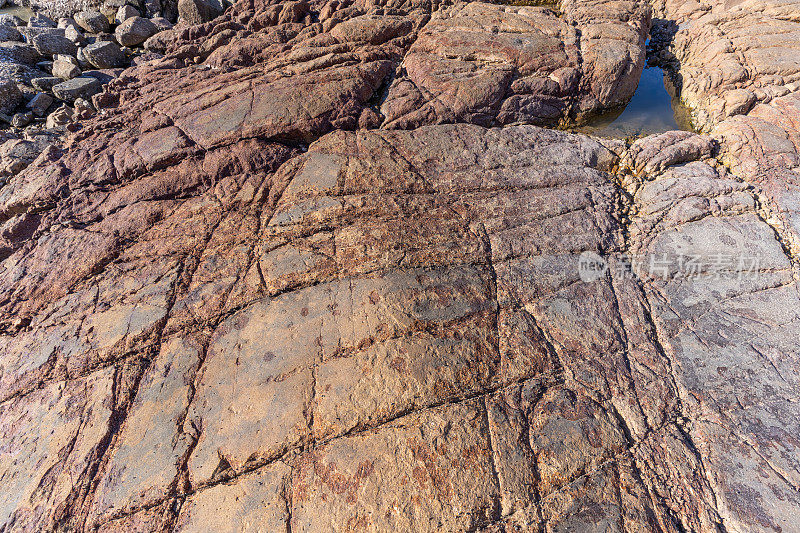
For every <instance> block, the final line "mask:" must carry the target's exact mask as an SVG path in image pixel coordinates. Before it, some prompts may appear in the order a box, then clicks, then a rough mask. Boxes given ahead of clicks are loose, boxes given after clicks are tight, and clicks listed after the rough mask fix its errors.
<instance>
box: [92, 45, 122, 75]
mask: <svg viewBox="0 0 800 533" xmlns="http://www.w3.org/2000/svg"><path fill="white" fill-rule="evenodd" d="M83 55H84V57H85V58H86V61H88V62H89V63H90V64H91V65H92V66H93V67H95V68H99V69H104V68H115V67H121V66H123V65H124V64H125V60H126V57H125V54H124V53H123V52H122V49H120V47H119V46H118V45H117V44H115V43H110V42H97V43H94V44H90V45H89V46H87V47H85V48H83Z"/></svg>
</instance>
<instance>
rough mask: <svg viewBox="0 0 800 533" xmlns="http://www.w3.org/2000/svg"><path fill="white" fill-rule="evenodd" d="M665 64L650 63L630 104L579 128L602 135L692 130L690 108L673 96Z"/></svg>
mask: <svg viewBox="0 0 800 533" xmlns="http://www.w3.org/2000/svg"><path fill="white" fill-rule="evenodd" d="M668 87H669V89H672V85H671V81H670V79H669V77H668V76H666V75H665V74H664V71H663V70H661V68H659V67H656V66H646V67H645V69H644V70H643V71H642V77H641V78H640V79H639V86H638V87H637V88H636V92H635V93H634V94H633V97H632V98H631V101H630V102H628V105H626V106H624V107H620V108H619V109H614V110H612V111H608V112H606V113H603V114H601V115H599V116H597V117H595V118H593V119H592V120H591V121H590V122H589V123H588V124H586V125H584V126H582V127H580V128H576V129H577V131H581V132H584V133H589V134H591V135H597V136H599V137H614V138H619V139H622V138H635V137H642V136H645V135H650V134H653V133H663V132H665V131H671V130H691V129H692V127H691V119H690V114H689V111H688V110H687V109H686V108H685V107H684V106H683V104H681V103H680V100H679V99H678V98H676V97H674V96H673V94H675V91H674V89H672V90H668Z"/></svg>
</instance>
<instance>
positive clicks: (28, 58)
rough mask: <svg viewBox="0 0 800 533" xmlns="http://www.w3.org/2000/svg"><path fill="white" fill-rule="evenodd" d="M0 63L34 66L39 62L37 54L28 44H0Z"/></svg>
mask: <svg viewBox="0 0 800 533" xmlns="http://www.w3.org/2000/svg"><path fill="white" fill-rule="evenodd" d="M0 61H7V62H10V63H20V64H23V65H35V64H36V62H37V61H39V52H38V51H37V50H36V48H34V47H33V46H31V45H29V44H23V43H17V42H5V43H0Z"/></svg>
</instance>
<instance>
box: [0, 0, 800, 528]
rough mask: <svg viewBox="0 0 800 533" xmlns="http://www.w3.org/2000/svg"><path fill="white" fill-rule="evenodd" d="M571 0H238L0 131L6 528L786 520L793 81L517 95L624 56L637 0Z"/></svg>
mask: <svg viewBox="0 0 800 533" xmlns="http://www.w3.org/2000/svg"><path fill="white" fill-rule="evenodd" d="M759 1H760V0H759ZM678 4H680V6H678ZM755 6H758V9H760V10H761V11H764V12H765V15H764V16H770V17H773V20H772V23H774V24H778V22H776V21H783V22H791V21H792V20H794V19H795V18H796V17H795V15H794V11H793V10H794V9H795V7H794V4H792V3H791V2H790V3H780V4H778V3H777V2H776V3H775V4H774V5H772V6H771V7H770V6H764V5H763V3H759V4H755V3H754V4H752V5H751V4H748V3H747V2H745V3H743V4H742V3H740V4H738V5H737V6H730V3H728V5H722V4H719V5H717V4H713V5H711V4H709V5H705V4H704V5H700V4H697V3H689V4H687V3H685V2H675V6H672V4H670V5H669V6H668V5H665V4H660V3H656V5H655V7H656V10H657V13H658V17H664V16H666V14H667V12H668V11H670V10H672V9H676V10H677V9H678V8H679V9H680V10H681V11H680V12H681V13H685V14H686V20H687V21H691V24H689V25H687V26H684V27H683V28H681V30H678V31H683V30H687V31H688V30H690V29H691V28H694V27H695V26H694V25H695V24H697V25H703V26H705V25H706V21H708V19H703V17H709V18H712V17H717V16H719V15H720V11H721V12H722V14H724V15H725V16H726V17H728V16H730V17H731V18H735V17H733V15H729V14H726V13H727V12H728V11H729V10H737V11H736V12H737V13H740V14H742V16H744V17H751V16H753V15H752V11H754V10H756V7H755ZM117 7H118V6H117ZM559 9H560V13H559V15H558V16H557V15H555V14H554V13H553V11H552V9H551V8H543V7H535V6H511V5H489V4H482V3H477V2H473V3H467V4H465V3H460V2H456V3H454V4H449V3H448V4H445V3H442V4H439V3H427V2H396V3H391V4H390V5H380V6H375V5H373V3H369V4H367V3H355V4H347V3H342V4H339V3H337V2H331V3H329V4H326V5H325V6H320V5H317V4H306V3H304V2H296V3H279V4H274V3H270V2H260V1H256V2H255V3H248V2H239V3H237V4H236V5H235V6H233V7H231V8H230V10H229V11H228V12H227V13H225V14H223V15H221V18H220V19H218V20H217V22H214V23H212V24H202V25H199V26H193V27H191V28H186V27H183V28H182V27H180V26H178V27H177V28H176V29H173V30H170V31H168V32H164V35H165V37H164V38H163V40H162V42H161V45H160V46H162V49H163V51H164V52H166V54H165V55H164V57H163V58H160V59H154V60H152V61H150V62H147V63H144V64H142V65H139V66H136V67H133V68H130V69H128V70H126V71H124V72H123V73H122V74H121V75H119V78H118V81H116V82H114V83H113V84H112V85H111V86H110V87H107V88H106V89H105V92H102V93H100V94H98V95H95V96H96V97H95V98H94V99H93V101H94V102H96V103H97V104H103V105H97V107H98V108H100V107H102V108H103V111H104V112H103V113H98V114H97V116H95V117H93V118H84V117H83V114H84V113H86V114H87V115H88V114H89V113H91V112H92V110H91V109H90V108H89V107H88V106H87V105H86V104H85V103H84V102H83V101H81V100H80V99H76V100H75V108H76V112H75V115H74V116H76V117H77V118H79V119H80V121H81V124H80V125H79V126H78V125H77V124H70V122H71V120H72V117H73V111H72V110H70V109H69V108H68V107H66V106H64V107H62V108H61V109H60V110H59V111H58V112H57V113H54V114H51V115H50V116H49V117H48V125H49V126H53V127H56V126H57V125H58V124H61V127H62V128H65V127H66V126H69V127H70V128H72V129H73V130H75V132H74V133H73V134H72V135H71V136H70V137H69V138H68V139H67V140H66V146H65V149H64V150H63V151H62V150H60V149H57V148H55V147H48V148H45V149H43V150H42V151H41V153H40V155H38V158H37V159H36V160H34V161H32V162H30V163H28V164H26V163H25V162H24V161H23V162H19V161H22V160H21V159H14V157H12V156H13V155H14V154H17V153H21V152H22V151H23V150H26V151H31V152H33V151H34V150H33V147H31V146H29V145H28V144H24V143H19V142H18V140H17V141H13V142H10V144H8V143H7V144H8V146H7V147H6V144H4V145H3V146H2V147H0V155H2V154H3V153H7V154H8V166H7V167H6V168H5V169H3V168H0V170H2V171H3V172H4V173H5V174H4V177H3V179H4V184H3V186H2V187H0V265H2V267H1V268H0V365H1V366H2V372H1V373H0V434H2V442H5V443H8V445H7V446H5V447H0V477H1V478H2V479H3V480H4V490H3V491H0V503H2V505H0V529H4V530H45V531H48V530H55V529H63V530H76V531H106V532H112V531H117V532H122V531H160V530H167V531H192V530H195V531H196V530H209V529H211V530H215V529H227V528H232V529H237V530H238V529H246V528H248V527H249V528H253V529H263V530H268V531H272V530H279V531H284V530H289V529H291V530H292V531H301V530H302V531H330V530H362V529H363V530H372V531H393V530H398V531H629V532H634V531H636V532H643V531H648V532H649V531H669V532H677V531H702V532H705V531H717V530H720V529H722V528H724V529H725V530H730V531H764V530H772V531H791V530H792V528H793V527H794V522H795V521H796V516H797V514H798V509H800V498H799V497H798V492H797V487H798V486H800V459H799V458H800V449H799V448H798V446H797V442H796V440H797V439H796V438H795V435H797V434H798V432H800V427H798V423H797V420H798V419H800V413H798V409H797V406H796V401H795V400H796V396H797V394H796V391H797V387H798V384H800V372H798V368H799V367H798V365H797V353H798V338H797V330H798V324H800V314H799V313H800V311H799V310H800V302H799V301H798V300H799V299H800V295H799V293H798V290H797V279H798V278H797V259H796V255H793V252H792V251H791V247H790V246H789V245H788V244H787V243H790V242H791V241H790V239H787V238H786V235H787V231H786V229H785V228H786V227H785V226H782V225H781V223H780V220H783V219H785V220H789V221H790V220H792V219H791V218H790V216H791V214H792V211H791V206H792V205H793V204H792V203H791V201H792V200H791V196H789V195H790V194H791V193H792V191H791V190H788V191H787V189H791V187H793V183H794V182H793V181H792V180H793V179H794V177H793V174H792V172H793V169H794V168H796V166H797V164H798V163H797V162H798V159H797V157H798V156H797V154H798V152H797V149H796V146H798V144H797V142H796V137H797V134H796V132H797V127H796V124H797V119H796V117H797V116H798V115H797V114H796V113H797V110H798V109H800V105H798V99H797V96H796V95H794V94H791V93H785V94H783V95H782V96H778V95H779V94H782V91H781V90H778V89H775V88H771V89H769V87H770V86H774V87H778V86H780V87H784V86H786V85H787V84H788V83H791V82H790V81H789V80H788V79H787V80H777V79H771V80H770V82H769V83H766V74H764V77H763V78H761V81H763V82H764V83H762V84H761V85H760V86H756V84H746V83H744V84H743V86H742V87H739V88H741V89H744V90H746V91H749V92H751V93H752V94H753V95H754V96H756V99H757V101H756V102H755V103H754V105H753V106H752V109H750V110H749V111H747V115H746V116H743V115H738V116H734V117H730V118H728V119H727V120H725V121H723V122H721V123H720V124H719V125H718V126H717V127H716V134H715V137H714V138H713V139H712V138H710V137H706V136H702V135H697V134H694V133H689V132H668V133H665V134H661V135H656V136H651V137H647V138H644V139H641V140H638V141H636V142H634V143H632V144H631V145H628V144H626V143H625V142H622V141H616V140H609V139H593V138H590V137H587V136H585V135H580V134H572V133H567V132H564V131H556V130H552V129H550V130H548V129H543V128H540V127H537V126H535V125H530V124H513V125H511V124H509V123H510V122H550V121H556V122H558V121H562V123H563V124H567V125H569V124H572V123H573V122H572V121H573V119H580V118H582V117H583V116H584V115H585V114H586V113H589V112H590V111H592V110H600V109H604V108H606V107H607V106H610V105H615V102H618V101H619V100H620V99H624V95H625V93H627V92H628V91H630V90H631V88H632V85H633V83H632V80H634V79H635V78H636V70H637V69H638V68H639V66H640V64H639V61H640V55H641V53H642V51H643V38H644V36H645V35H646V34H647V29H646V27H647V25H648V24H649V10H648V7H647V6H646V5H644V4H641V3H636V2H624V3H623V2H606V1H603V2H599V3H586V2H574V3H572V2H562V3H561V4H560V6H559ZM770 10H776V11H775V12H772V11H770ZM706 11H709V12H710V13H706ZM770 13H772V14H770ZM682 16H683V15H682ZM759 16H760V15H759ZM780 17H782V18H780ZM701 19H703V20H701ZM662 20H663V19H662ZM714 20H717V19H714ZM320 21H321V22H320ZM728 22H730V21H729V20H727V19H726V20H725V21H724V22H723V23H724V24H727V23H728ZM751 22H752V20H751ZM739 23H742V22H741V21H740V22H737V24H739ZM781 24H782V23H781ZM713 25H714V24H710V23H709V24H708V26H707V27H706V28H705V29H704V30H703V31H708V32H710V33H709V35H712V34H713V32H712V30H711V26H713ZM762 30H763V33H754V34H753V35H754V36H753V39H754V43H755V44H757V45H758V46H754V47H753V48H747V49H746V50H744V49H743V50H740V52H742V56H740V55H739V54H738V53H737V54H734V56H735V58H736V59H737V60H739V57H744V56H745V55H746V54H745V53H744V52H748V54H749V53H750V52H751V51H752V50H756V49H761V48H764V47H762V46H761V45H760V44H759V39H760V37H759V36H760V35H763V34H769V35H774V32H772V31H771V28H769V27H765V28H761V29H760V30H759V31H762ZM692 31H694V30H692ZM713 35H716V34H713ZM786 39H787V43H788V42H789V41H791V35H787V36H786ZM720 40H722V38H720ZM706 42H708V43H713V42H717V39H715V40H714V41H712V40H711V39H707V41H706ZM772 42H773V44H774V41H772ZM787 46H789V47H791V46H790V44H787ZM766 48H769V47H766ZM779 48H780V47H779ZM705 53H707V54H709V56H712V54H711V52H709V51H706V52H705ZM758 53H761V54H765V55H766V53H765V52H763V51H762V52H758ZM758 53H756V55H758ZM772 53H774V54H775V56H774V57H786V56H784V52H783V51H781V50H775V51H773V52H770V54H772ZM712 57H713V56H712ZM751 60H752V58H749V59H748V61H751ZM764 61H765V62H766V60H764ZM711 64H712V66H714V70H713V71H712V72H710V73H709V76H711V77H714V76H717V77H719V78H720V79H721V78H724V77H725V76H727V75H728V71H725V70H724V68H722V67H721V66H719V65H716V64H714V63H713V61H712V62H711ZM732 64H733V63H725V65H732ZM755 64H756V63H753V65H755ZM765 64H766V63H765ZM787 64H788V63H787ZM775 68H777V69H784V68H786V66H785V65H781V66H779V67H775ZM689 72H690V71H688V70H687V78H686V80H687V82H688V81H690V80H691V79H692V76H689V75H688V73H689ZM759 72H761V71H759ZM704 75H705V74H704ZM80 79H81V78H76V80H80ZM74 81H75V80H71V82H74ZM778 81H782V82H785V83H783V84H781V85H778V83H777V82H778ZM66 83H70V82H66ZM98 83H99V82H98ZM498 84H499V85H498ZM498 86H499V87H500V88H501V89H502V90H500V89H498ZM729 88H731V87H729ZM759 91H761V92H759ZM762 92H763V94H762ZM687 94H692V93H691V91H690V92H689V93H687ZM698 94H701V93H698ZM702 94H703V95H706V96H708V102H711V101H712V100H713V98H712V96H719V97H720V98H724V97H722V96H720V95H719V94H716V95H715V93H714V92H713V90H710V92H708V93H702ZM704 97H705V96H704ZM749 99H750V97H749V96H747V95H746V94H745V93H736V94H734V95H733V96H730V97H729V102H730V104H731V105H734V104H736V105H738V104H741V103H742V102H747V101H748V100H749ZM767 100H768V101H767ZM703 101H704V102H705V101H706V100H703ZM445 122H452V124H445ZM475 122H479V123H483V124H486V125H488V126H490V127H483V126H479V125H476V124H474V123H475ZM2 161H5V160H3V159H2V158H0V163H2ZM723 163H725V164H723ZM3 164H5V163H2V164H0V166H2V165H3ZM791 165H794V166H791ZM11 166H15V168H16V167H22V166H25V167H26V168H24V170H19V171H17V172H16V173H12V172H11V171H10V168H11ZM765 169H766V170H769V171H772V170H777V171H779V172H776V173H774V174H770V173H765V174H764V175H761V174H759V173H760V172H762V171H764V170H765ZM753 176H758V179H759V180H760V181H758V182H754V183H748V182H747V181H745V179H747V180H753V179H754V178H753ZM743 177H744V179H743ZM760 183H763V184H765V185H767V186H769V187H771V188H768V189H766V190H767V191H768V194H769V195H770V196H767V194H766V193H765V192H764V191H763V190H761V189H759V188H758V187H756V186H755V185H758V184H760ZM781 186H783V189H781ZM783 193H785V195H782V194H783ZM773 197H774V198H777V199H779V200H780V201H781V202H783V203H775V204H773V203H772V202H773V201H774V200H773V199H772V198H773ZM775 205H779V206H780V209H779V210H777V209H776V210H775V211H772V209H773V208H774V206H775ZM754 258H755V259H756V261H755V263H753V259H754Z"/></svg>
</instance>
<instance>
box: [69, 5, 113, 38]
mask: <svg viewBox="0 0 800 533" xmlns="http://www.w3.org/2000/svg"><path fill="white" fill-rule="evenodd" d="M75 22H76V23H77V24H78V26H80V27H81V28H83V29H84V30H86V31H88V32H89V33H104V32H107V31H109V30H110V29H111V26H110V25H109V23H108V19H107V18H106V16H105V15H103V14H102V13H100V12H99V11H94V10H92V11H80V12H78V13H75Z"/></svg>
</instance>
